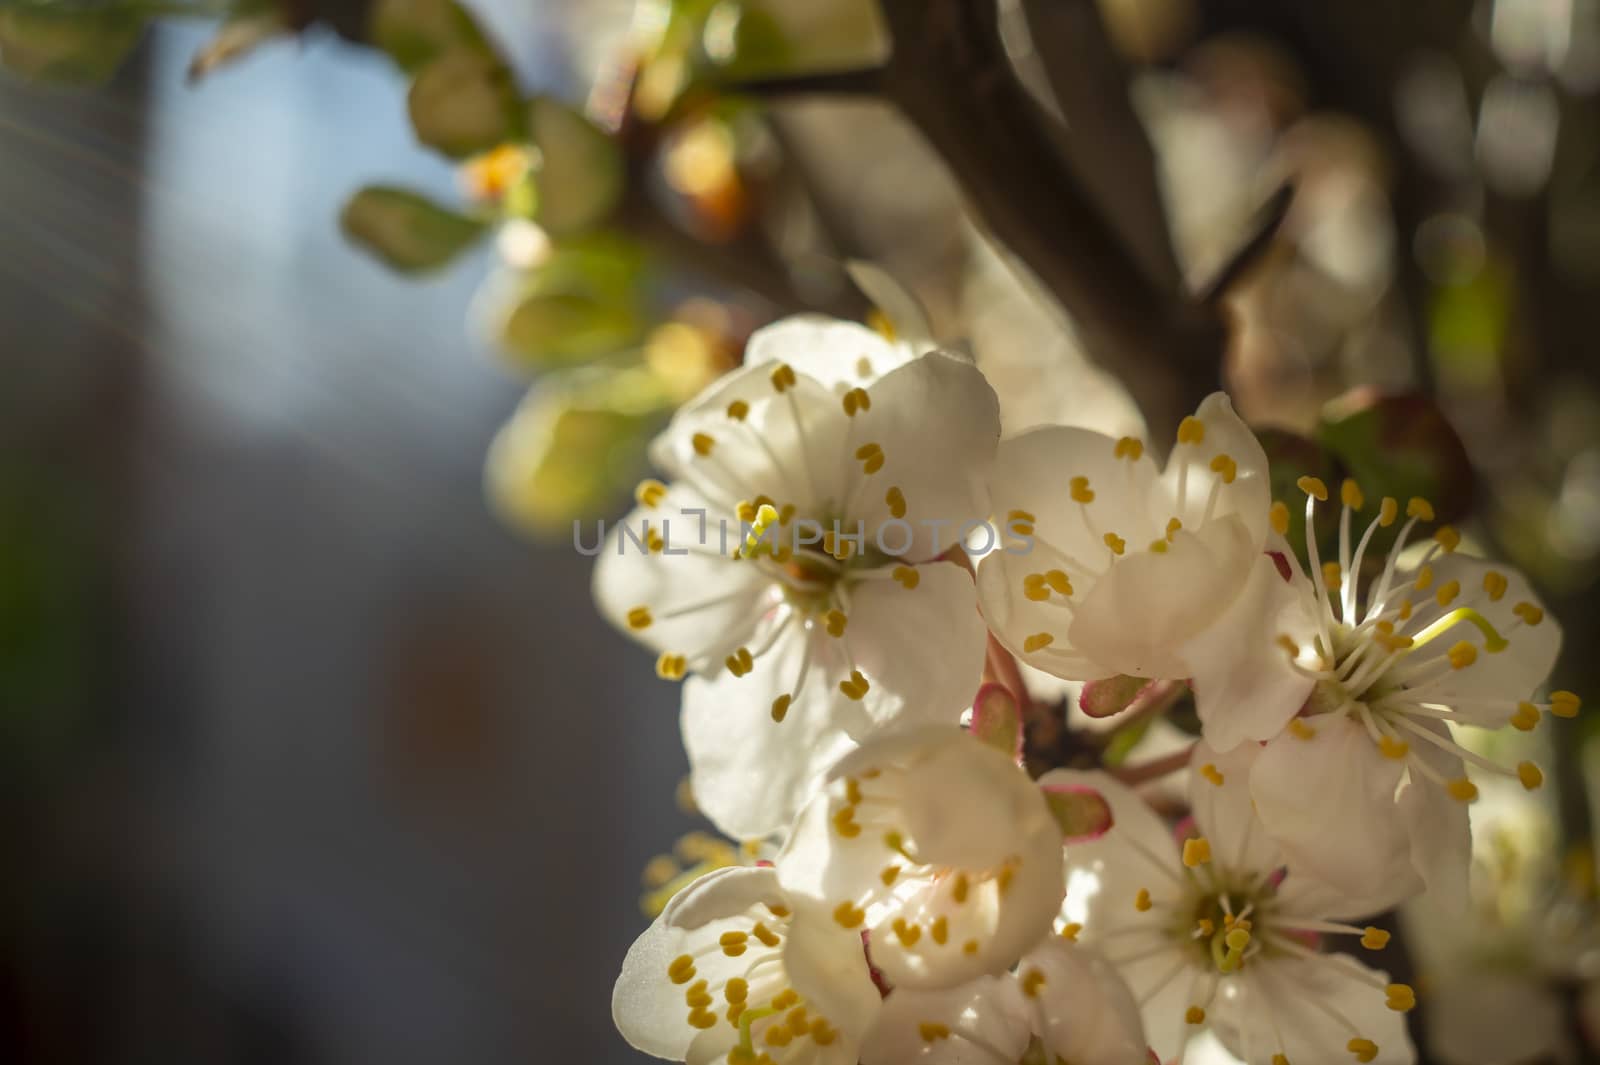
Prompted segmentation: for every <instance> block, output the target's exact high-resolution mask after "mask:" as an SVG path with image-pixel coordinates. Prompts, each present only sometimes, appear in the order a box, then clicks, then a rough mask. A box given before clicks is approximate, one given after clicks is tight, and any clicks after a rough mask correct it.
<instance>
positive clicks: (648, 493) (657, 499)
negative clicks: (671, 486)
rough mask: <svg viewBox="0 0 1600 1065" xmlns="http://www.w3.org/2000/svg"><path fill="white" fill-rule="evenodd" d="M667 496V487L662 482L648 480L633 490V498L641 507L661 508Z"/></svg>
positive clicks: (641, 482)
mask: <svg viewBox="0 0 1600 1065" xmlns="http://www.w3.org/2000/svg"><path fill="white" fill-rule="evenodd" d="M666 494H667V486H666V485H664V484H662V483H661V482H660V481H657V480H651V479H646V480H643V481H640V482H639V486H638V487H637V488H635V489H634V490H633V498H634V500H635V501H636V502H637V503H638V504H639V505H640V506H641V507H656V506H659V505H660V503H661V500H662V498H663V497H665V496H666Z"/></svg>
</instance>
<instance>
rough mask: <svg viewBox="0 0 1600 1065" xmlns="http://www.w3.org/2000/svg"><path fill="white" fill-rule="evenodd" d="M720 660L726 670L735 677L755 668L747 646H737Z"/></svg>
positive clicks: (753, 659) (754, 662) (753, 658)
mask: <svg viewBox="0 0 1600 1065" xmlns="http://www.w3.org/2000/svg"><path fill="white" fill-rule="evenodd" d="M722 661H723V664H724V665H726V666H727V667H728V672H729V673H732V674H733V675H734V676H736V677H742V676H744V675H745V674H746V673H749V672H750V671H751V670H753V669H755V668H756V660H755V657H754V656H753V655H751V654H750V648H748V647H741V648H739V649H738V650H737V651H735V652H733V654H731V655H729V656H728V657H727V658H725V659H723V660H722Z"/></svg>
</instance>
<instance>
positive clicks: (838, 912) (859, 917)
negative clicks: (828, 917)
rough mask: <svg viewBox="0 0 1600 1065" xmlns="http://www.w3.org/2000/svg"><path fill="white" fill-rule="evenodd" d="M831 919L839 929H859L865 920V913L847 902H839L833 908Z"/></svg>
mask: <svg viewBox="0 0 1600 1065" xmlns="http://www.w3.org/2000/svg"><path fill="white" fill-rule="evenodd" d="M833 919H834V920H835V921H837V922H838V923H839V926H840V927H841V928H859V927H861V922H862V921H865V920H866V919H867V915H866V912H865V911H863V910H860V909H858V908H857V907H856V906H855V905H853V904H852V903H849V902H841V903H839V905H838V906H836V907H835V908H834V911H833Z"/></svg>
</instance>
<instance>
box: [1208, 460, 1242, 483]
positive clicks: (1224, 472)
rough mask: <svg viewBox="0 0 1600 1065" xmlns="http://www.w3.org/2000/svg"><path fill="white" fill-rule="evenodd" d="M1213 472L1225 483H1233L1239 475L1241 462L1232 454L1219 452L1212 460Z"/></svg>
mask: <svg viewBox="0 0 1600 1065" xmlns="http://www.w3.org/2000/svg"><path fill="white" fill-rule="evenodd" d="M1211 472H1212V473H1214V474H1216V475H1217V479H1218V480H1220V481H1221V482H1222V483H1223V484H1232V483H1233V481H1234V478H1236V477H1238V476H1239V464H1238V463H1237V462H1235V461H1233V458H1232V456H1230V455H1227V454H1218V455H1217V456H1215V457H1214V458H1213V459H1212V460H1211Z"/></svg>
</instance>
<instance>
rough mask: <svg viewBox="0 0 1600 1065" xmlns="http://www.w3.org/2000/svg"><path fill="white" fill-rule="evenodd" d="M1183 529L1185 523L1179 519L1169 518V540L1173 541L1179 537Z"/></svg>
mask: <svg viewBox="0 0 1600 1065" xmlns="http://www.w3.org/2000/svg"><path fill="white" fill-rule="evenodd" d="M1182 528H1183V522H1182V521H1180V520H1179V519H1177V518H1168V519H1167V539H1168V540H1171V539H1172V538H1173V537H1174V536H1177V535H1178V531H1179V530H1180V529H1182Z"/></svg>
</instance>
